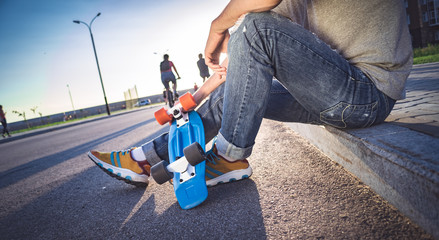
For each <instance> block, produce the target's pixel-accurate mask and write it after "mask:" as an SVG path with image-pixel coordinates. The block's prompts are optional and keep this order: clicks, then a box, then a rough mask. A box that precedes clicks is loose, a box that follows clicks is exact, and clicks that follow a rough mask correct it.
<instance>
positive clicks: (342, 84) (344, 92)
mask: <svg viewBox="0 0 439 240" xmlns="http://www.w3.org/2000/svg"><path fill="white" fill-rule="evenodd" d="M228 50H229V53H228V57H229V65H228V72H227V80H226V82H225V84H223V85H221V86H220V87H218V88H217V89H216V90H215V91H214V92H213V93H212V94H211V95H210V97H209V99H208V100H207V101H206V102H205V103H204V104H203V105H202V106H200V107H199V108H198V109H197V112H198V113H199V114H200V116H201V118H202V120H203V124H204V129H205V135H206V141H210V140H211V139H212V138H213V137H215V136H218V139H217V142H216V146H217V149H218V151H219V152H221V153H223V154H225V155H226V156H228V157H230V158H234V159H243V158H247V157H248V156H250V154H251V152H252V148H253V145H254V143H255V142H254V141H255V138H256V135H257V133H258V131H259V127H260V125H261V121H262V119H263V118H268V119H273V120H278V121H284V122H301V123H314V124H325V125H331V126H334V127H337V128H346V129H347V128H363V127H369V126H371V125H373V124H378V123H381V122H383V121H384V120H385V118H386V117H387V116H388V114H389V113H390V111H391V110H392V108H393V105H394V104H395V100H393V99H391V98H389V97H387V96H386V95H385V94H383V93H382V92H380V91H379V90H378V89H377V88H376V87H375V85H374V84H373V83H372V81H371V80H370V79H369V78H368V77H367V76H366V75H365V74H364V73H363V72H362V71H361V70H359V69H358V68H357V67H355V66H353V65H350V64H349V62H348V61H347V60H346V59H344V58H343V57H342V56H341V55H340V54H338V53H337V52H336V51H334V50H332V49H331V48H330V47H329V46H328V45H327V44H325V43H324V42H322V41H320V40H319V39H318V38H317V37H316V36H315V35H314V34H312V33H311V32H309V31H308V30H306V29H304V28H303V27H301V26H299V25H298V24H295V23H293V22H291V21H290V20H288V19H287V18H284V17H282V16H280V15H278V14H275V13H272V12H266V13H252V14H248V15H247V16H246V17H245V19H244V21H243V22H242V24H241V25H240V27H239V28H238V29H237V30H236V31H235V32H234V33H233V34H232V35H231V38H230V40H229V45H228ZM273 77H275V78H276V79H277V80H273ZM151 143H152V144H151ZM143 149H144V152H145V154H146V155H147V159H148V160H150V159H151V160H152V159H165V160H168V156H167V134H164V135H162V136H160V137H158V138H156V139H154V140H153V141H152V142H150V143H147V144H145V145H143ZM148 154H149V155H148ZM153 162H155V160H153Z"/></svg>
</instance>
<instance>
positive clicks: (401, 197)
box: [289, 63, 439, 238]
mask: <svg viewBox="0 0 439 240" xmlns="http://www.w3.org/2000/svg"><path fill="white" fill-rule="evenodd" d="M289 126H290V127H291V128H292V129H293V130H294V131H296V132H297V133H299V134H300V135H302V136H304V137H305V138H307V139H308V140H309V141H310V142H311V143H313V144H314V145H315V146H316V147H318V148H319V149H320V150H321V151H322V152H323V153H325V154H326V155H327V156H328V157H330V158H331V159H332V160H333V161H335V162H337V163H339V164H340V165H342V166H343V167H344V168H346V169H347V170H348V171H350V172H351V173H352V174H353V175H355V176H357V177H358V178H359V179H360V180H361V181H363V182H364V183H365V184H366V185H369V186H370V187H371V188H372V189H373V190H374V191H375V192H376V193H378V194H379V195H381V196H382V197H383V198H385V199H386V200H387V201H389V202H390V203H391V204H392V205H394V206H395V207H396V208H398V209H399V210H400V211H401V212H402V213H403V214H405V215H406V216H408V217H409V218H410V219H412V220H413V221H414V222H416V223H417V224H419V225H420V226H421V227H423V228H424V229H425V230H426V231H427V232H429V233H431V234H432V235H433V236H434V237H435V238H439V63H430V64H422V65H416V66H414V67H413V70H412V73H411V74H410V76H409V79H408V82H407V98H406V99H405V100H402V101H398V102H397V104H396V105H395V107H394V110H393V111H392V113H391V115H390V116H389V117H388V118H387V119H386V123H384V124H381V125H378V126H375V127H372V128H366V129H357V130H348V131H341V130H338V129H335V128H332V127H323V126H312V125H305V124H297V123H290V124H289Z"/></svg>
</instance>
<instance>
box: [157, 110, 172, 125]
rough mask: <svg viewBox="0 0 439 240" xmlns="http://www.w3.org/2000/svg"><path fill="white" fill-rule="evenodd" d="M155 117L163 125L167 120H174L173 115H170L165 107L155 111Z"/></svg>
mask: <svg viewBox="0 0 439 240" xmlns="http://www.w3.org/2000/svg"><path fill="white" fill-rule="evenodd" d="M154 117H155V120H157V122H158V123H159V124H160V125H163V124H165V123H167V122H171V121H172V117H171V116H169V115H168V113H167V112H166V109H164V108H161V109H160V110H158V111H157V112H155V113H154Z"/></svg>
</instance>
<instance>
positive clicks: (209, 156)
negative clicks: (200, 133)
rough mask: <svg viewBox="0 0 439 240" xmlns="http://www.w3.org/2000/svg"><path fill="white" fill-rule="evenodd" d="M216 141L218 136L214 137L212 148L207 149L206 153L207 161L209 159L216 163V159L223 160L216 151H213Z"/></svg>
mask: <svg viewBox="0 0 439 240" xmlns="http://www.w3.org/2000/svg"><path fill="white" fill-rule="evenodd" d="M215 143H216V137H215V138H214V139H213V143H212V147H211V148H210V150H209V151H207V153H206V159H207V161H209V162H210V163H212V164H214V165H216V161H218V160H221V159H220V158H219V157H218V155H216V153H215V152H214V151H213V149H214V148H215Z"/></svg>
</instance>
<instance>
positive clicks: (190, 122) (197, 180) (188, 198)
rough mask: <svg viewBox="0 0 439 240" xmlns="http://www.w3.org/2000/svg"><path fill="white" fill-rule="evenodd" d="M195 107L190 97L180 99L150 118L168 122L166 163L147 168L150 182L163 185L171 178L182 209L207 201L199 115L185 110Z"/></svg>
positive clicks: (203, 145) (203, 141)
mask: <svg viewBox="0 0 439 240" xmlns="http://www.w3.org/2000/svg"><path fill="white" fill-rule="evenodd" d="M194 106H196V104H195V101H194V100H193V97H192V95H190V93H187V94H185V95H183V96H181V97H180V103H179V104H177V105H175V106H174V107H172V108H171V109H168V110H166V109H164V108H162V109H160V110H159V111H157V112H156V113H155V114H154V115H155V117H156V119H157V121H158V122H159V123H160V124H162V125H163V124H165V123H166V122H171V121H172V124H171V128H170V131H169V139H168V154H169V164H168V163H167V162H166V161H161V162H160V163H157V164H156V165H154V166H152V168H151V175H152V177H153V178H154V180H155V181H156V182H157V183H159V184H163V183H165V182H167V181H169V180H170V179H173V185H174V192H175V196H176V197H177V201H178V203H179V204H180V206H181V208H183V209H190V208H193V207H196V206H198V205H199V204H201V203H202V202H204V200H206V198H207V186H206V180H205V161H204V160H205V138H204V127H203V122H202V121H201V118H200V116H199V115H198V113H196V112H195V111H191V112H189V113H186V112H185V111H187V110H189V109H191V108H193V107H194Z"/></svg>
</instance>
